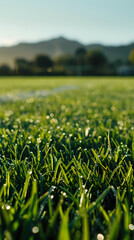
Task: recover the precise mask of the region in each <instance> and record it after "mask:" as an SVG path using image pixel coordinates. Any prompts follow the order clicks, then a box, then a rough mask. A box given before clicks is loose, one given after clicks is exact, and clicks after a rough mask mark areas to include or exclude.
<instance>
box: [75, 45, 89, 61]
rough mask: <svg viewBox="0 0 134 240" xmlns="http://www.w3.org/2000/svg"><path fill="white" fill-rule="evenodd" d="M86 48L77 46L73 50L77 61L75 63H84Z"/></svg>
mask: <svg viewBox="0 0 134 240" xmlns="http://www.w3.org/2000/svg"><path fill="white" fill-rule="evenodd" d="M86 53H87V51H86V49H85V48H82V47H80V48H78V49H77V50H76V52H75V58H76V61H77V65H85V56H86Z"/></svg>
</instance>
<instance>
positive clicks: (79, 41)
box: [0, 35, 134, 48]
mask: <svg viewBox="0 0 134 240" xmlns="http://www.w3.org/2000/svg"><path fill="white" fill-rule="evenodd" d="M60 38H63V39H65V40H68V41H76V42H78V43H80V44H82V45H85V46H87V45H102V46H114V47H119V46H125V45H131V44H132V43H134V40H129V41H128V42H124V43H112V42H111V43H107V42H101V41H96V40H95V41H92V42H90V41H89V42H83V41H82V40H80V39H75V38H71V37H67V36H64V35H61V36H60V35H58V36H53V37H48V38H44V39H37V40H36V39H35V40H18V41H12V42H11V43H0V48H5V47H14V46H18V45H20V44H37V43H41V42H47V41H51V40H56V39H60Z"/></svg>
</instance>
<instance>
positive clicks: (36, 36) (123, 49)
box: [0, 0, 134, 76]
mask: <svg viewBox="0 0 134 240" xmlns="http://www.w3.org/2000/svg"><path fill="white" fill-rule="evenodd" d="M133 9H134V1H133V0H113V1H107V0H102V1H99V0H94V1H91V0H73V1H71V0H68V1H65V0H56V1H53V2H50V1H49V0H45V1H43V0H38V1H31V0H27V1H26V0H23V2H20V1H18V0H6V1H2V2H0V75H2V76H4V75H5V76H7V75H22V76H23V75H26V76H28V75H50V76H51V75H65V76H66V75H72V76H89V75H101V76H102V75H112V76H114V75H125V76H132V75H134V31H133V23H134V14H133Z"/></svg>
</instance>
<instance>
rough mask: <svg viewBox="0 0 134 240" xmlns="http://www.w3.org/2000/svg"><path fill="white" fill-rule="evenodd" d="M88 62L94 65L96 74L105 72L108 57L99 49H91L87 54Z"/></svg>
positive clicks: (93, 68)
mask: <svg viewBox="0 0 134 240" xmlns="http://www.w3.org/2000/svg"><path fill="white" fill-rule="evenodd" d="M86 63H87V64H88V65H90V66H91V67H92V70H93V73H94V74H103V72H104V69H105V67H106V65H107V59H106V57H105V55H104V54H103V52H101V51H99V50H93V51H89V52H87V54H86Z"/></svg>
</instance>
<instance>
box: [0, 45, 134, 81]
mask: <svg viewBox="0 0 134 240" xmlns="http://www.w3.org/2000/svg"><path fill="white" fill-rule="evenodd" d="M119 74H120V75H121V74H122V75H134V49H133V50H132V51H131V53H130V55H129V58H128V60H127V61H126V62H123V61H122V60H121V59H119V60H116V61H114V62H109V61H108V59H107V58H106V56H105V55H104V53H103V52H102V51H99V50H92V51H86V49H84V48H78V49H77V50H76V52H75V53H74V54H73V55H64V56H60V57H58V58H55V59H51V58H50V57H49V56H47V55H38V56H35V58H34V59H33V60H31V61H29V60H27V59H24V58H16V59H15V61H14V68H11V67H10V66H8V65H6V64H5V65H1V66H0V75H2V76H4V75H5V76H8V75H17V76H25V75H26V76H28V75H29V76H30V75H50V76H51V75H74V76H75V75H77V76H88V75H119Z"/></svg>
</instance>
